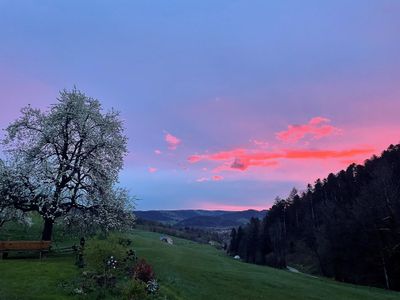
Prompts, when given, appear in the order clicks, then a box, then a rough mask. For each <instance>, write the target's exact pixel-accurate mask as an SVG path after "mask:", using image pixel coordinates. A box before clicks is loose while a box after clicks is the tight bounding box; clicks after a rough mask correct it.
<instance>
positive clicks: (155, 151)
mask: <svg viewBox="0 0 400 300" xmlns="http://www.w3.org/2000/svg"><path fill="white" fill-rule="evenodd" d="M161 153H162V152H161V150H158V149H156V150H154V154H157V155H160V154H161Z"/></svg>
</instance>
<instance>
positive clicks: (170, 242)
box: [160, 236, 174, 245]
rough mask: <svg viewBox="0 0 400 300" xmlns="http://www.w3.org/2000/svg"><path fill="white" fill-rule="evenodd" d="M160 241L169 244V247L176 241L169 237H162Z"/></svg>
mask: <svg viewBox="0 0 400 300" xmlns="http://www.w3.org/2000/svg"><path fill="white" fill-rule="evenodd" d="M160 241H161V242H164V243H167V244H169V245H173V244H174V241H173V240H172V239H171V238H170V237H169V236H161V237H160Z"/></svg>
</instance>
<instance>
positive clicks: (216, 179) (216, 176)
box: [212, 175, 224, 181]
mask: <svg viewBox="0 0 400 300" xmlns="http://www.w3.org/2000/svg"><path fill="white" fill-rule="evenodd" d="M222 179H224V177H223V176H220V175H214V176H213V177H212V180H214V181H220V180H222Z"/></svg>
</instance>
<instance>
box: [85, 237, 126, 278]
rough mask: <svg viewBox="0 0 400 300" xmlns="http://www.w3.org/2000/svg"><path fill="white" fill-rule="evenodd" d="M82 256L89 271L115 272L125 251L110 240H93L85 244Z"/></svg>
mask: <svg viewBox="0 0 400 300" xmlns="http://www.w3.org/2000/svg"><path fill="white" fill-rule="evenodd" d="M84 256H85V260H86V261H87V265H88V267H89V268H90V269H92V270H94V271H96V272H100V273H102V272H104V271H106V270H110V271H112V270H115V269H116V268H117V266H118V262H119V261H122V260H123V259H124V258H125V256H126V249H125V248H124V247H123V246H121V245H120V244H119V243H114V242H113V241H112V240H99V239H93V240H89V241H88V242H87V244H86V246H85V252H84Z"/></svg>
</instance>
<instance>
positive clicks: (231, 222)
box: [135, 210, 266, 228]
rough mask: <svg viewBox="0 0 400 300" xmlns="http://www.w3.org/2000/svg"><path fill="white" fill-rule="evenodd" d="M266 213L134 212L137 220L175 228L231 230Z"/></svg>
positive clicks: (263, 211) (215, 211) (217, 211)
mask: <svg viewBox="0 0 400 300" xmlns="http://www.w3.org/2000/svg"><path fill="white" fill-rule="evenodd" d="M265 213H266V211H265V210H262V211H257V210H244V211H223V210H149V211H136V212H135V214H136V216H137V217H138V218H141V219H143V220H148V221H155V222H160V223H163V224H167V225H173V226H176V227H198V228H231V227H236V226H240V225H243V224H246V223H247V222H248V221H249V220H250V219H251V218H252V217H255V218H260V219H261V218H263V217H264V216H265Z"/></svg>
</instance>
